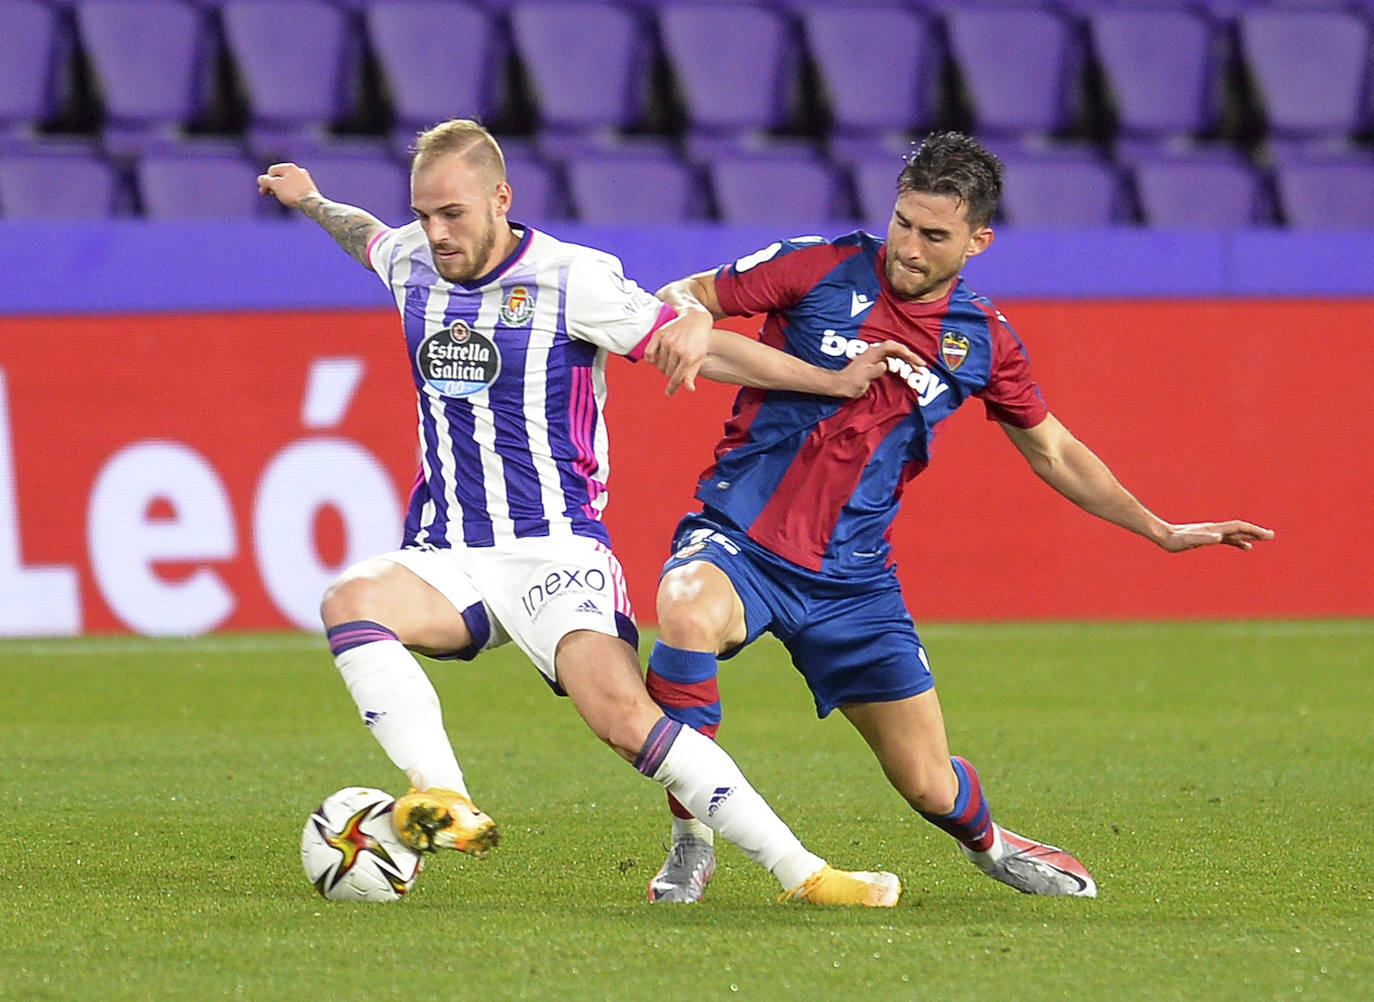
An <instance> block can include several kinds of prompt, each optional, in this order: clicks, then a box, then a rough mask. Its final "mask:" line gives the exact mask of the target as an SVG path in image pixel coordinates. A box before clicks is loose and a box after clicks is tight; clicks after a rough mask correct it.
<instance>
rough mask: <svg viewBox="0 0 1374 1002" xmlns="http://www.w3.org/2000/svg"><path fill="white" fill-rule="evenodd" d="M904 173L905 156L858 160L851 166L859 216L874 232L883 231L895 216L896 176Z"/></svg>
mask: <svg viewBox="0 0 1374 1002" xmlns="http://www.w3.org/2000/svg"><path fill="white" fill-rule="evenodd" d="M901 172H902V158H901V157H899V156H895V155H894V156H879V157H870V158H867V159H864V160H859V161H856V162H855V163H854V164H853V166H852V167H851V169H850V176H851V178H852V179H853V181H854V196H855V200H856V201H857V202H858V208H859V217H858V218H859V219H860V221H861V222H862V223H863V224H864V226H866V227H867V228H869V229H870V230H872V231H873V232H878V233H881V232H883V231H884V230H885V229H886V228H887V223H888V220H889V219H891V218H892V207H893V206H894V205H896V204H897V175H898V174H900V173H901Z"/></svg>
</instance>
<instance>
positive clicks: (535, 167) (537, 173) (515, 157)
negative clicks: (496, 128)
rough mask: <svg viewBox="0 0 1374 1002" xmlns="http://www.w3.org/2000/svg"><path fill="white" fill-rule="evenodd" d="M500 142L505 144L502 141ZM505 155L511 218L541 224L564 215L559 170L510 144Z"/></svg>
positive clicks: (531, 223) (535, 225) (562, 217)
mask: <svg viewBox="0 0 1374 1002" xmlns="http://www.w3.org/2000/svg"><path fill="white" fill-rule="evenodd" d="M502 146H503V147H504V146H506V144H505V143H504V142H503V143H502ZM504 153H505V155H506V178H507V180H509V181H510V186H511V191H512V192H513V193H514V194H513V195H512V198H511V210H510V218H511V219H512V220H515V221H517V222H521V223H529V224H530V225H531V226H534V227H541V228H542V227H543V226H544V225H545V224H546V223H547V222H549V221H550V220H560V219H566V218H567V215H568V213H567V212H566V210H565V207H564V199H563V191H562V186H561V184H560V183H559V177H558V173H557V172H556V171H555V170H554V169H553V168H552V167H550V166H549V165H548V164H547V163H545V162H544V161H542V160H540V159H538V158H536V157H533V156H528V155H526V154H523V153H516V152H513V151H512V150H511V149H510V148H509V147H507V148H506V149H505V150H504Z"/></svg>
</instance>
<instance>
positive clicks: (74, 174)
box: [0, 153, 122, 219]
mask: <svg viewBox="0 0 1374 1002" xmlns="http://www.w3.org/2000/svg"><path fill="white" fill-rule="evenodd" d="M121 195H122V192H121V190H120V183H119V177H118V174H117V173H116V171H115V169H114V168H113V167H112V166H111V165H110V164H109V163H108V162H107V161H106V160H105V159H104V158H102V157H100V156H95V155H91V154H70V155H60V154H41V153H35V154H29V155H14V156H5V157H0V216H3V217H4V218H6V219H103V218H106V217H108V216H113V215H117V214H118V212H119V210H120V209H121V208H122V204H121V201H122V200H121Z"/></svg>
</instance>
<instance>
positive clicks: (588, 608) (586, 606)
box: [573, 599, 601, 616]
mask: <svg viewBox="0 0 1374 1002" xmlns="http://www.w3.org/2000/svg"><path fill="white" fill-rule="evenodd" d="M573 612H594V613H596V614H597V615H598V616H599V615H601V610H600V609H598V608H597V607H596V603H595V602H593V601H592V600H591V599H587V601H585V602H583V603H582V604H581V605H579V606H578V607H577V608H576V609H574V610H573Z"/></svg>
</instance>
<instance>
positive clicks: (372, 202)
mask: <svg viewBox="0 0 1374 1002" xmlns="http://www.w3.org/2000/svg"><path fill="white" fill-rule="evenodd" d="M301 164H302V166H304V167H305V168H307V169H308V170H309V171H310V176H311V178H313V179H314V181H315V184H316V185H318V186H319V189H320V193H321V194H322V195H324V197H325V198H328V199H331V200H332V201H335V202H343V203H345V204H347V205H356V206H358V207H359V208H362V209H366V210H367V211H368V212H370V213H372V214H373V215H374V216H376V217H377V218H378V219H380V220H381V221H382V222H384V223H386V224H387V225H388V226H402V225H404V224H406V223H408V222H410V221H411V220H412V219H414V218H415V214H414V213H413V212H412V211H411V209H410V172H409V171H408V170H406V168H405V167H403V166H401V164H400V163H399V162H397V161H396V160H394V159H392V158H391V157H387V156H381V155H377V154H368V153H363V154H358V153H353V154H349V153H343V152H333V153H315V154H312V155H311V156H310V157H309V158H308V159H307V158H305V157H302V158H301Z"/></svg>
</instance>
